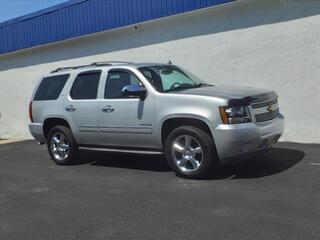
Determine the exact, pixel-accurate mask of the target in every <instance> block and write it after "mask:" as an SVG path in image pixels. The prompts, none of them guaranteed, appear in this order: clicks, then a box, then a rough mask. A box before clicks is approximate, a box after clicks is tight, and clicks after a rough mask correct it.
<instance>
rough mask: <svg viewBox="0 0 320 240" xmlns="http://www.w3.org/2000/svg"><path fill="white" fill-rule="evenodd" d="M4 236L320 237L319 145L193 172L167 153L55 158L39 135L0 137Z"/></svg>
mask: <svg viewBox="0 0 320 240" xmlns="http://www.w3.org/2000/svg"><path fill="white" fill-rule="evenodd" d="M0 239H1V240H7V239H10V240H11V239H23V240H27V239H32V240H35V239H41V240H43V239H68V240H72V239H85V240H88V239H215V240H217V239H246V240H248V239H254V240H257V239H259V240H260V239H272V240H274V239H291V240H292V239H299V240H301V239H320V146H319V145H312V144H310V145H304V144H295V143H279V144H277V146H276V147H275V148H274V149H272V150H271V151H269V152H268V153H266V154H265V155H264V156H261V157H259V158H256V159H254V160H252V161H249V162H246V163H242V164H238V165H235V166H228V167H223V168H222V169H221V170H220V172H219V173H218V174H216V175H215V176H212V177H211V178H210V179H207V180H188V179H182V178H179V177H176V176H175V174H174V173H173V172H172V171H170V170H169V168H168V166H167V164H166V162H165V160H164V158H163V157H162V156H156V157H155V156H137V155H119V154H97V153H85V154H83V156H82V158H81V162H80V163H79V164H78V165H73V166H57V165H55V164H54V163H53V162H52V161H50V160H49V157H48V153H47V151H46V147H45V146H37V145H36V143H35V142H34V141H25V142H19V143H11V144H4V145H0Z"/></svg>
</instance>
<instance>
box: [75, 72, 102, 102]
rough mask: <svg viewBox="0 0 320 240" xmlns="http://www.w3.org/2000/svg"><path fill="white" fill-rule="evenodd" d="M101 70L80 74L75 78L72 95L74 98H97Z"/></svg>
mask: <svg viewBox="0 0 320 240" xmlns="http://www.w3.org/2000/svg"><path fill="white" fill-rule="evenodd" d="M100 75H101V71H90V72H84V73H81V74H79V75H78V76H77V77H76V79H75V80H74V83H73V86H72V89H71V92H70V96H71V98H73V99H96V98H97V94H98V85H99V80H100Z"/></svg>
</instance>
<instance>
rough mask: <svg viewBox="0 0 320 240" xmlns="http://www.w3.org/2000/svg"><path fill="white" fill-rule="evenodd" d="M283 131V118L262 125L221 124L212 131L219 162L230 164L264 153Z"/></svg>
mask: <svg viewBox="0 0 320 240" xmlns="http://www.w3.org/2000/svg"><path fill="white" fill-rule="evenodd" d="M283 131H284V117H283V116H282V115H281V114H279V116H278V117H277V118H275V119H273V120H271V121H268V122H263V123H242V124H234V125H225V124H221V125H219V126H217V127H216V128H215V129H213V136H214V140H215V144H216V149H217V153H218V156H219V158H220V162H221V163H222V164H224V163H230V162H233V161H236V160H241V159H244V158H248V157H251V156H255V155H258V154H261V153H264V152H266V151H267V150H268V149H270V148H271V146H272V145H273V144H275V143H276V142H277V141H278V140H279V138H280V137H281V135H282V134H283Z"/></svg>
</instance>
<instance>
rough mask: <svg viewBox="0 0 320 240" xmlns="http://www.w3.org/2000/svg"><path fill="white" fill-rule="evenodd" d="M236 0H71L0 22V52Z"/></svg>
mask: <svg viewBox="0 0 320 240" xmlns="http://www.w3.org/2000/svg"><path fill="white" fill-rule="evenodd" d="M232 1H236V0H71V1H68V2H65V3H62V4H59V5H56V6H53V7H51V8H47V9H44V10H41V11H38V12H35V13H32V14H28V15H25V16H22V17H19V18H15V19H12V20H9V21H6V22H3V23H0V54H3V53H9V52H13V51H17V50H21V49H25V48H30V47H35V46H39V45H44V44H48V43H53V42H57V41H61V40H66V39H70V38H74V37H80V36H84V35H88V34H91V33H97V32H101V31H106V30H111V29H115V28H119V27H124V26H127V25H131V24H136V23H140V22H144V21H147V20H153V19H158V18H162V17H167V16H172V15H175V14H179V13H184V12H189V11H193V10H197V9H201V8H206V7H211V6H215V5H219V4H223V3H227V2H232Z"/></svg>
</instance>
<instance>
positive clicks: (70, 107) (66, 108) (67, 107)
mask: <svg viewBox="0 0 320 240" xmlns="http://www.w3.org/2000/svg"><path fill="white" fill-rule="evenodd" d="M64 109H65V110H66V111H68V112H74V111H75V110H76V107H75V106H73V105H69V106H66V107H65V108H64Z"/></svg>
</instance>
